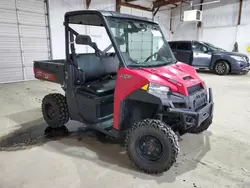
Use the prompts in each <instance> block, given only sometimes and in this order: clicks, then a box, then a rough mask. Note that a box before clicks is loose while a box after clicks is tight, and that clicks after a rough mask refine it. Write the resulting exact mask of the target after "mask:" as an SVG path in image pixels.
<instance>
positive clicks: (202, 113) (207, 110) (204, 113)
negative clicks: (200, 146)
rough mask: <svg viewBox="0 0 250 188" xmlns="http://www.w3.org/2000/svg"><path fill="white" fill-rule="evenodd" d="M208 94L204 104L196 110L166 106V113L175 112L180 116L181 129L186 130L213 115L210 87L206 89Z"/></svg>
mask: <svg viewBox="0 0 250 188" xmlns="http://www.w3.org/2000/svg"><path fill="white" fill-rule="evenodd" d="M208 94H209V96H208V102H207V104H206V106H204V107H202V108H201V109H199V110H197V111H188V110H183V109H180V108H168V109H167V111H168V113H176V114H178V115H180V116H181V117H182V120H183V125H182V127H183V129H185V130H187V129H189V128H192V127H199V126H200V125H201V124H202V122H204V121H206V120H207V119H208V118H212V117H213V109H214V102H213V94H212V89H211V88H209V89H208Z"/></svg>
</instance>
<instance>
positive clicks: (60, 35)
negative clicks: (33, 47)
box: [49, 0, 115, 59]
mask: <svg viewBox="0 0 250 188" xmlns="http://www.w3.org/2000/svg"><path fill="white" fill-rule="evenodd" d="M49 7H50V8H49V13H50V25H51V40H52V54H53V59H62V58H63V59H64V58H65V40H64V26H63V21H64V14H65V13H66V12H68V11H75V10H83V9H86V2H85V0H49ZM89 9H98V10H115V0H105V4H104V2H103V1H100V0H92V1H91V4H90V7H89ZM78 31H79V30H78ZM81 33H82V34H88V35H90V36H91V37H92V38H93V39H94V40H99V42H100V41H101V42H102V43H104V44H105V43H107V41H104V36H103V35H102V31H100V30H98V29H91V28H89V27H85V28H84V29H82V30H81ZM87 50H88V48H86V51H87Z"/></svg>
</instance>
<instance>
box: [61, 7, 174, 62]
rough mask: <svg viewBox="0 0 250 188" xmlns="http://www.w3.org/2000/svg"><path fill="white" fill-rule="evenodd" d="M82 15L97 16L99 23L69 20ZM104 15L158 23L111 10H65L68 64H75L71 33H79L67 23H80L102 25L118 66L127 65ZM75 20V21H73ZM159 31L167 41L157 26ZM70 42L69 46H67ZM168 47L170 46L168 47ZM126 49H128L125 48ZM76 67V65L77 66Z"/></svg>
mask: <svg viewBox="0 0 250 188" xmlns="http://www.w3.org/2000/svg"><path fill="white" fill-rule="evenodd" d="M81 15H82V16H84V15H88V16H90V15H91V16H93V17H95V16H97V17H98V18H99V19H100V21H101V23H98V21H97V22H96V23H95V22H92V24H90V23H88V20H87V19H86V20H83V21H80V22H79V19H78V20H77V18H76V20H77V21H76V20H73V21H72V20H71V21H70V18H72V17H74V16H81ZM106 17H110V18H112V17H113V18H118V19H130V20H135V21H142V22H148V23H150V24H156V25H158V24H157V23H155V22H153V21H151V20H149V19H147V18H141V17H137V16H133V15H127V14H120V13H117V12H112V11H96V10H82V11H72V12H67V13H66V14H65V16H64V26H65V55H66V62H67V63H69V64H73V65H75V66H77V61H76V55H75V48H74V42H73V41H74V37H73V35H75V36H77V35H79V34H78V33H77V32H76V31H75V30H73V29H72V28H71V27H70V26H69V24H81V25H96V26H103V27H104V28H105V30H106V32H107V34H108V36H109V39H110V41H111V44H112V46H113V48H114V50H115V53H116V54H117V57H118V60H119V62H120V63H119V67H127V65H126V63H125V60H124V58H123V56H122V54H121V51H120V49H119V47H118V44H117V42H116V40H115V37H114V35H113V33H112V31H111V29H110V27H109V24H108V21H107V19H106ZM74 21H75V22H74ZM84 21H85V22H86V23H83V22H84ZM159 31H160V32H161V34H162V37H163V40H165V41H166V44H168V43H167V40H166V39H165V36H164V34H163V32H162V30H161V28H160V27H159ZM125 38H126V40H127V38H128V37H127V36H125ZM69 44H70V46H69ZM69 48H71V52H72V55H71V56H72V58H71V56H70V53H69ZM169 48H170V47H169ZM126 50H128V49H126ZM77 67H78V66H77Z"/></svg>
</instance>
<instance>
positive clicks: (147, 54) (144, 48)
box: [107, 17, 176, 67]
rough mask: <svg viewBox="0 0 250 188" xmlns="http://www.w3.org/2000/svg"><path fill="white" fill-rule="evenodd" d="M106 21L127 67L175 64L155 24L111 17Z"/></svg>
mask: <svg viewBox="0 0 250 188" xmlns="http://www.w3.org/2000/svg"><path fill="white" fill-rule="evenodd" d="M107 20H108V24H109V27H110V28H111V31H112V33H113V35H114V36H115V40H116V43H117V45H118V47H119V48H120V51H121V53H122V56H123V58H124V60H125V63H126V65H127V66H128V67H157V66H164V65H169V64H172V63H175V62H176V60H175V58H174V56H173V54H172V51H171V49H170V47H169V45H168V43H167V42H166V40H165V39H164V37H163V35H162V32H161V31H160V28H159V26H158V25H157V24H154V23H150V22H146V21H137V20H134V19H121V18H113V17H112V18H111V17H108V18H107Z"/></svg>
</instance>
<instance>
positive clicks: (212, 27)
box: [199, 0, 239, 51]
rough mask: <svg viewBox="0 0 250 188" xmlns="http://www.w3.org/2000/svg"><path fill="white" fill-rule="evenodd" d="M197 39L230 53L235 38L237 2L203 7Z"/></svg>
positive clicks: (229, 0)
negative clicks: (200, 27)
mask: <svg viewBox="0 0 250 188" xmlns="http://www.w3.org/2000/svg"><path fill="white" fill-rule="evenodd" d="M203 9H204V11H203V27H202V29H201V31H200V36H199V39H200V40H203V41H209V42H211V43H213V44H214V45H217V46H220V47H221V48H224V49H226V50H229V51H232V49H233V45H234V43H235V41H236V36H237V23H238V11H239V3H238V0H227V4H225V1H223V0H222V1H221V2H220V3H215V4H210V5H205V6H204V8H203Z"/></svg>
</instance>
